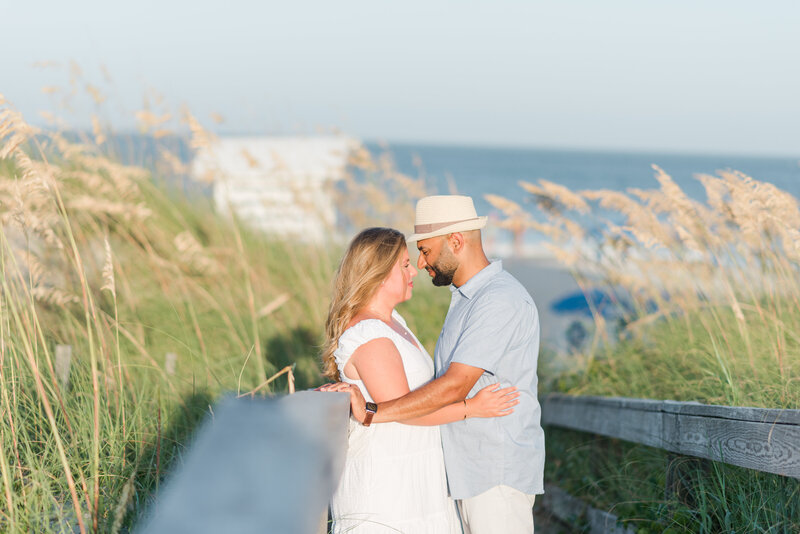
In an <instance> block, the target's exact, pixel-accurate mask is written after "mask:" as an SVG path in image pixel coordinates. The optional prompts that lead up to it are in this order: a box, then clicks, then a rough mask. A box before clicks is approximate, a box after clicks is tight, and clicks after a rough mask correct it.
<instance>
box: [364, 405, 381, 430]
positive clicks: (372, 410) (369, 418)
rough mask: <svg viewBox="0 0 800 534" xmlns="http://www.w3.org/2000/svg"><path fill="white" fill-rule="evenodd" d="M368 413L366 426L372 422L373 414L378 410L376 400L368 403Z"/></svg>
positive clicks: (365, 419) (365, 421)
mask: <svg viewBox="0 0 800 534" xmlns="http://www.w3.org/2000/svg"><path fill="white" fill-rule="evenodd" d="M366 409H367V414H366V415H365V416H364V426H369V425H370V424H372V416H373V415H375V412H377V411H378V405H377V404H375V403H374V402H368V403H367V408H366Z"/></svg>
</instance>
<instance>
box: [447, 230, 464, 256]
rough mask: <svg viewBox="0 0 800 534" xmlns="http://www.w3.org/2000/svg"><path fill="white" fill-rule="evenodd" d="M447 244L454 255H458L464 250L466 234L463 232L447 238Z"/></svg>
mask: <svg viewBox="0 0 800 534" xmlns="http://www.w3.org/2000/svg"><path fill="white" fill-rule="evenodd" d="M447 243H448V244H449V245H450V248H451V249H452V250H453V252H454V253H456V254H458V253H459V252H461V251H462V250H463V249H464V243H465V240H464V234H462V233H461V232H454V233H452V234H450V235H448V236H447Z"/></svg>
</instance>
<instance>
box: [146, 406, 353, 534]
mask: <svg viewBox="0 0 800 534" xmlns="http://www.w3.org/2000/svg"><path fill="white" fill-rule="evenodd" d="M349 414H350V402H349V396H348V395H347V394H345V393H325V394H322V393H318V392H313V391H301V392H298V393H295V394H294V395H288V396H284V397H279V398H275V399H259V398H256V399H253V398H247V397H246V398H227V399H225V400H223V401H222V402H220V403H219V404H217V405H216V406H215V407H214V408H213V416H212V417H211V418H210V419H209V420H208V421H206V423H205V424H204V426H203V428H202V429H201V430H200V432H199V433H198V436H197V438H196V439H195V440H194V443H193V444H192V446H191V448H190V449H189V452H188V454H187V455H186V458H185V460H184V462H183V465H182V466H181V467H180V468H178V469H177V471H176V472H175V474H174V475H173V476H172V477H171V478H170V480H168V481H167V485H166V487H165V488H164V489H163V490H162V491H161V492H160V494H159V496H158V499H157V501H156V502H155V503H154V504H153V505H152V506H151V512H150V514H149V517H147V518H145V520H144V521H142V523H141V525H140V527H139V528H137V529H136V530H137V532H142V533H147V534H161V533H163V534H181V533H187V534H189V533H191V534H212V533H214V534H216V533H219V532H236V533H242V534H248V533H252V534H256V533H263V532H280V533H283V534H313V533H318V532H326V529H325V523H326V521H327V509H328V500H329V499H330V496H331V495H332V494H333V492H334V490H335V489H336V485H337V484H338V482H339V477H340V476H341V472H342V469H343V467H344V458H345V452H346V450H347V429H348V420H349Z"/></svg>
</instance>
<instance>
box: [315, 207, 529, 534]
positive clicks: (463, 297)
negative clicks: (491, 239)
mask: <svg viewBox="0 0 800 534" xmlns="http://www.w3.org/2000/svg"><path fill="white" fill-rule="evenodd" d="M485 225H486V217H478V216H477V213H476V212H475V207H474V204H473V202H472V199H471V198H470V197H465V196H458V195H449V196H431V197H425V198H423V199H421V200H420V201H419V202H418V203H417V208H416V221H415V227H414V234H413V235H412V236H410V237H408V238H406V237H404V236H403V234H401V233H400V232H398V231H397V230H393V229H391V228H369V229H366V230H364V231H362V232H361V233H359V234H358V235H357V236H356V237H355V238H354V239H353V241H352V242H351V243H350V246H349V247H348V249H347V252H345V255H344V257H343V258H342V261H341V264H340V265H339V269H338V271H337V273H336V277H335V281H334V289H333V297H332V301H331V305H330V311H329V313H328V320H327V323H326V343H325V347H324V350H323V365H324V368H325V369H324V371H325V376H326V377H328V378H329V379H331V380H338V381H339V382H337V383H334V384H327V385H325V386H322V387H321V388H320V390H322V391H343V392H348V393H350V401H351V410H352V417H351V418H350V429H349V436H348V450H347V457H346V460H345V468H344V473H343V475H342V478H341V481H340V483H339V487H338V489H337V490H336V493H335V494H334V496H333V499H332V501H331V515H332V517H333V532H334V533H336V534H338V533H344V532H348V533H353V534H359V533H363V534H367V533H369V534H372V533H376V534H377V533H390V532H391V533H398V532H402V533H405V534H424V533H430V534H450V533H452V534H460V533H461V532H462V525H463V532H464V533H465V534H489V533H497V534H500V533H502V534H517V533H520V534H522V533H532V532H533V513H532V507H533V502H534V497H535V495H536V494H540V493H543V487H542V478H543V469H544V433H543V431H542V428H541V426H540V422H539V419H540V407H539V402H538V400H537V397H536V388H537V376H536V363H537V356H538V351H539V317H538V314H537V311H536V306H535V305H534V303H533V300H532V299H531V296H530V295H529V294H528V292H527V291H526V290H525V288H524V287H523V286H522V285H521V284H520V283H519V282H518V281H517V280H516V279H515V278H514V277H512V276H511V275H510V274H508V273H507V272H506V271H504V270H503V266H502V263H501V262H500V261H493V262H490V261H489V260H488V259H487V257H486V254H485V253H484V251H483V245H482V243H481V232H480V229H481V228H483V227H484V226H485ZM407 243H410V244H412V246H413V244H416V247H417V248H418V249H419V259H418V260H417V262H416V264H417V265H416V267H418V268H419V269H425V270H426V271H427V272H428V274H429V275H430V276H431V277H432V278H433V284H434V285H436V286H450V291H451V292H452V296H451V299H452V300H451V302H450V309H449V311H448V312H447V317H446V318H445V322H444V327H443V329H442V333H441V335H440V336H439V340H438V342H437V344H436V353H435V357H434V360H433V361H431V358H430V356H429V355H428V353H427V352H426V350H425V348H424V347H423V346H422V344H421V343H420V342H419V340H418V339H417V338H416V336H415V335H414V333H413V332H411V331H410V330H409V329H408V327H407V325H406V322H405V320H403V318H402V317H401V316H400V314H399V313H397V312H396V311H395V309H394V308H395V306H396V305H397V304H399V303H401V302H403V301H405V300H408V299H409V298H411V292H412V288H413V285H414V284H413V280H414V277H415V276H416V275H417V268H415V266H414V265H413V264H412V262H411V260H410V258H409V253H408V245H407ZM434 377H435V378H434ZM456 510H457V511H456ZM459 517H460V519H459Z"/></svg>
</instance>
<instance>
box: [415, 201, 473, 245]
mask: <svg viewBox="0 0 800 534" xmlns="http://www.w3.org/2000/svg"><path fill="white" fill-rule="evenodd" d="M484 226H486V217H478V214H477V213H476V212H475V204H473V202H472V198H470V197H467V196H462V195H435V196H431V197H425V198H421V199H419V201H418V202H417V214H416V217H415V220H414V233H413V234H412V235H410V236H409V237H408V238H407V239H406V240H407V241H422V240H423V239H428V238H429V237H436V236H439V235H447V234H452V233H454V232H467V231H469V230H480V229H481V228H483V227H484Z"/></svg>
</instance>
